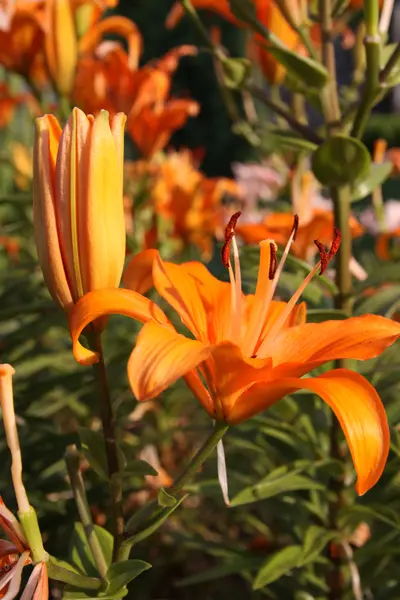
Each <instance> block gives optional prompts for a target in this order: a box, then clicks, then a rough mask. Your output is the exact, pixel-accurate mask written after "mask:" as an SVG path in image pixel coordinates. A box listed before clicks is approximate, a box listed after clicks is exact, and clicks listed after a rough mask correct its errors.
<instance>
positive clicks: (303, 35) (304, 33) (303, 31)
mask: <svg viewBox="0 0 400 600" xmlns="http://www.w3.org/2000/svg"><path fill="white" fill-rule="evenodd" d="M296 31H297V33H298V34H299V37H300V39H301V41H302V42H303V44H304V46H305V47H306V49H307V51H308V54H309V55H310V57H311V58H313V59H314V60H317V61H318V62H319V57H318V54H317V52H316V50H315V48H314V46H313V44H312V41H311V39H310V36H309V34H308V28H307V27H306V26H305V25H300V27H297V28H296Z"/></svg>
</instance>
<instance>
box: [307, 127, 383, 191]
mask: <svg viewBox="0 0 400 600" xmlns="http://www.w3.org/2000/svg"><path fill="white" fill-rule="evenodd" d="M370 166H371V157H370V155H369V152H368V150H367V148H366V147H365V146H364V144H363V143H362V142H360V140H357V139H356V138H352V137H347V136H344V135H336V136H335V137H331V138H329V139H328V140H326V141H325V142H323V144H321V146H320V147H319V148H318V150H316V151H315V152H314V154H313V156H312V169H313V173H314V175H315V177H316V178H317V179H318V181H319V182H320V183H322V185H326V186H329V185H335V186H337V185H346V184H355V183H356V182H357V181H358V180H360V179H362V178H363V177H365V176H366V175H367V173H368V172H369V170H370Z"/></svg>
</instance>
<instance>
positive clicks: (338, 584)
mask: <svg viewBox="0 0 400 600" xmlns="http://www.w3.org/2000/svg"><path fill="white" fill-rule="evenodd" d="M330 193H331V197H332V200H333V205H334V214H335V225H336V227H338V229H339V230H340V232H341V234H342V240H341V244H340V247H339V250H338V253H337V255H336V286H337V288H338V290H339V291H338V294H337V296H336V298H335V306H336V308H338V309H340V310H343V311H345V312H346V313H348V314H349V313H350V312H351V306H352V276H351V272H350V258H351V255H352V250H351V232H350V201H351V191H350V188H349V187H340V188H338V187H333V188H332V189H331V190H330ZM335 366H336V367H337V368H339V369H340V368H346V366H347V365H346V361H345V360H338V361H337V362H336V364H335ZM341 440H342V432H341V427H340V425H339V422H338V420H337V419H336V418H334V417H333V418H332V422H331V428H330V456H331V458H333V459H334V460H339V461H341V460H342V458H343V457H342V453H341V450H340V444H341ZM329 491H330V501H329V527H330V528H331V529H333V530H334V531H335V530H336V531H337V530H339V512H340V509H341V507H342V504H343V491H344V480H343V477H342V476H339V477H338V476H336V477H331V479H330V481H329ZM330 560H331V572H330V576H329V600H342V598H343V597H344V581H343V573H342V566H343V558H342V557H341V556H340V554H339V553H335V554H333V555H331V557H330Z"/></svg>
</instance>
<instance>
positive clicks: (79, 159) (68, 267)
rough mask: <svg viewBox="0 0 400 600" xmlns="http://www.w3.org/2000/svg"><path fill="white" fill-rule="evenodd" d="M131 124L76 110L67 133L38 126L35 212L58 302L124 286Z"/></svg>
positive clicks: (42, 257)
mask: <svg viewBox="0 0 400 600" xmlns="http://www.w3.org/2000/svg"><path fill="white" fill-rule="evenodd" d="M125 121H126V117H125V115H124V114H122V113H118V114H117V115H115V116H114V117H112V118H111V120H110V119H109V115H108V112H106V111H101V112H100V114H99V115H98V116H97V117H96V118H94V117H92V116H91V115H89V116H86V115H85V113H83V112H82V111H81V110H80V109H78V108H74V109H73V111H72V115H71V116H70V118H69V120H68V122H67V124H66V125H65V127H64V129H63V130H61V127H60V125H59V123H58V121H57V119H56V118H55V117H54V116H53V115H45V116H44V117H40V118H39V119H37V120H36V134H35V146H34V157H33V205H34V225H35V238H36V246H37V250H38V256H39V262H40V265H41V268H42V271H43V275H44V279H45V282H46V284H47V287H48V289H49V291H50V293H51V295H52V297H53V298H54V300H55V301H56V302H57V303H58V304H59V305H60V306H61V308H63V309H64V310H66V311H69V310H70V309H71V308H72V306H73V304H74V303H76V302H77V301H78V299H79V298H80V297H81V296H83V295H84V294H86V293H87V292H90V291H91V290H97V289H102V288H115V287H118V286H119V283H120V280H121V276H122V270H123V266H124V260H125V222H124V205H123V193H122V185H123V153H124V126H125Z"/></svg>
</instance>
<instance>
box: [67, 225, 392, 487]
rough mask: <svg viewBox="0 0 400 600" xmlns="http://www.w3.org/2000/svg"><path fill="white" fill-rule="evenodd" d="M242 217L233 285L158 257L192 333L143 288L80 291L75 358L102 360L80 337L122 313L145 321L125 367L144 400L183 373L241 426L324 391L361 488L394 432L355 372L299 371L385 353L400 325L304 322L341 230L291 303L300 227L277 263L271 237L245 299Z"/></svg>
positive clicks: (160, 281)
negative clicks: (309, 291)
mask: <svg viewBox="0 0 400 600" xmlns="http://www.w3.org/2000/svg"><path fill="white" fill-rule="evenodd" d="M237 216H238V214H236V215H234V217H232V219H231V221H230V222H229V224H228V226H227V228H226V243H225V246H224V250H223V252H222V257H223V262H224V264H225V265H226V266H227V267H228V269H229V277H230V283H224V282H221V281H219V280H218V279H216V278H215V277H213V275H211V273H209V271H208V270H207V269H206V268H205V267H204V265H202V264H201V263H198V262H191V263H186V264H182V265H175V264H172V263H168V262H164V261H163V260H162V259H161V257H160V256H159V254H158V253H155V257H154V263H153V268H152V276H153V279H154V285H155V287H156V289H157V291H158V293H159V294H160V295H161V297H162V298H163V299H164V300H166V301H167V302H168V303H169V304H170V306H171V307H172V308H173V309H174V310H175V311H176V312H177V313H178V315H179V316H180V317H181V319H182V321H183V323H184V325H185V326H186V327H187V329H188V330H189V331H190V332H191V333H190V337H187V336H186V335H181V334H179V333H178V332H177V331H176V330H175V329H174V327H173V326H172V325H171V323H170V322H169V321H168V319H167V317H166V316H165V314H164V313H162V311H160V309H159V307H158V306H157V305H156V304H154V303H152V302H151V301H150V300H148V299H147V298H144V297H143V296H141V295H140V294H138V293H136V292H134V291H130V290H99V291H97V292H91V293H90V294H87V295H86V296H85V297H83V298H82V299H81V300H80V301H79V303H78V304H77V305H76V306H75V307H74V309H73V311H72V313H71V315H70V331H71V336H72V340H73V352H74V356H75V358H76V359H77V360H78V362H80V363H81V364H86V365H89V364H92V363H94V362H97V360H98V357H97V355H96V353H94V352H92V351H90V350H88V349H86V348H84V347H83V346H82V345H81V344H80V343H79V341H78V340H79V336H80V334H81V332H82V331H83V329H84V328H85V327H86V325H87V324H88V323H90V322H91V321H93V320H94V319H97V318H99V317H102V316H104V315H107V314H111V313H112V314H115V313H119V314H124V315H126V316H129V317H131V318H134V319H137V320H139V321H141V322H143V323H145V325H144V327H143V329H142V331H141V332H140V334H139V337H138V339H137V344H136V347H135V349H134V350H133V352H132V354H131V357H130V359H129V363H128V376H129V380H130V384H131V387H132V390H133V392H134V394H135V396H136V398H137V399H138V400H149V399H151V398H154V397H155V396H157V395H159V394H160V393H161V392H163V391H164V390H165V389H166V388H168V387H169V386H170V385H172V384H173V383H174V382H175V381H176V380H177V379H179V378H180V377H184V378H185V380H186V382H187V384H188V385H189V387H190V389H191V390H192V391H193V393H194V394H195V395H196V397H197V398H198V400H199V402H200V403H201V404H202V406H203V408H204V409H205V410H206V411H207V413H208V414H209V415H210V416H211V418H212V419H217V420H221V421H225V422H227V423H229V424H235V423H240V422H241V421H244V420H245V419H248V418H250V417H252V416H253V415H255V414H257V413H259V412H261V411H263V410H265V409H267V408H268V407H270V406H271V405H272V404H274V403H275V402H277V401H278V400H279V399H281V398H283V397H284V396H285V395H287V394H291V393H293V392H294V391H296V390H300V389H306V390H308V391H309V392H312V393H315V394H318V395H319V396H321V398H322V399H323V400H324V401H325V402H326V403H327V404H328V405H329V406H330V407H331V408H332V410H333V411H334V412H335V414H336V416H337V418H338V419H339V422H340V424H341V426H342V429H343V431H344V434H345V436H346V438H347V442H348V444H349V446H350V450H351V455H352V458H353V462H354V465H355V469H356V471H357V474H358V481H357V491H358V493H359V494H364V493H365V492H366V491H368V489H370V488H371V487H372V486H373V485H374V484H375V483H376V482H377V480H378V479H379V477H380V475H381V474H382V471H383V468H384V465H385V463H386V459H387V455H388V452H389V428H388V424H387V419H386V415H385V410H384V407H383V405H382V402H381V400H380V398H379V396H378V394H377V392H376V391H375V389H374V388H373V386H372V385H371V384H370V383H369V382H368V381H367V380H366V379H364V377H362V376H361V375H360V374H358V373H357V372H353V371H351V370H349V369H335V370H332V371H328V372H326V373H324V374H323V375H318V376H316V377H309V378H303V376H304V375H306V374H307V373H309V372H310V371H312V370H313V369H315V368H316V367H318V366H321V365H323V364H326V363H328V362H330V361H332V360H335V359H339V358H354V359H359V360H365V359H368V358H372V357H374V356H377V355H379V354H381V352H383V350H384V349H385V348H386V347H387V346H389V345H390V344H392V343H393V342H394V341H395V340H396V339H397V338H398V337H399V336H400V326H399V325H398V324H397V323H395V322H394V321H392V320H390V319H385V318H383V317H379V316H375V315H365V316H363V317H355V318H350V319H346V321H345V322H341V321H326V322H321V323H308V324H306V323H305V306H304V303H301V304H297V302H298V300H299V299H300V297H301V294H302V293H303V291H304V289H305V288H306V286H307V285H308V283H309V282H310V281H311V279H312V278H313V277H314V276H315V275H316V274H317V273H318V271H319V270H320V269H321V270H323V269H324V268H326V266H327V262H328V261H329V259H330V258H331V257H332V256H333V255H334V254H335V252H336V250H337V248H338V245H339V237H338V236H336V237H335V239H334V242H333V243H332V246H331V249H330V250H329V251H326V250H321V260H320V261H319V262H318V264H317V265H316V266H315V267H314V268H313V269H312V270H311V272H310V273H309V274H308V275H307V277H306V278H305V279H304V281H303V283H302V284H301V285H300V287H299V288H298V289H297V290H296V291H295V292H294V294H293V296H292V298H291V299H290V301H289V302H288V303H286V302H278V301H274V300H273V295H274V292H275V289H276V286H277V284H278V280H279V276H280V274H281V272H282V269H283V265H284V261H285V258H286V257H287V254H288V252H289V249H290V245H291V243H292V241H293V238H294V236H295V231H296V227H294V228H293V230H292V233H291V236H290V238H289V241H288V244H287V246H286V248H285V252H284V255H283V258H282V261H281V262H280V264H279V265H277V262H276V245H275V243H274V242H273V240H270V239H268V240H264V241H263V242H261V244H260V266H259V272H258V281H257V286H256V291H255V294H254V295H248V296H244V295H243V293H242V290H241V274H240V263H239V254H238V252H237V246H236V242H235V238H234V221H235V219H236V220H237ZM230 246H232V248H233V259H234V265H235V268H234V269H233V266H232V265H231V261H230V256H229V254H230ZM192 336H193V337H192ZM193 338H194V339H193Z"/></svg>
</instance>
